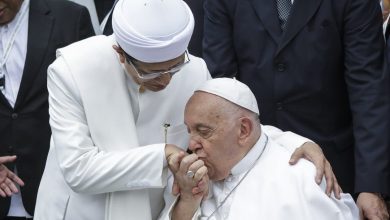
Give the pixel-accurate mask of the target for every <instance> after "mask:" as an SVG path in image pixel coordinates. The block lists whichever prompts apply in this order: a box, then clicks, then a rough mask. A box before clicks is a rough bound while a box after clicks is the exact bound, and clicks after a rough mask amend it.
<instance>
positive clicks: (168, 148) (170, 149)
mask: <svg viewBox="0 0 390 220" xmlns="http://www.w3.org/2000/svg"><path fill="white" fill-rule="evenodd" d="M180 152H184V150H183V149H181V148H179V147H178V146H176V145H173V144H166V145H165V158H166V159H167V162H168V164H169V161H170V160H171V159H170V158H171V157H172V155H174V154H178V153H180ZM170 168H171V167H170Z"/></svg>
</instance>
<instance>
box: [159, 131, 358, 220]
mask: <svg viewBox="0 0 390 220" xmlns="http://www.w3.org/2000/svg"><path fill="white" fill-rule="evenodd" d="M265 144H266V147H265V148H264V146H265ZM263 149H264V152H263V153H261V152H262V151H263ZM291 153H292V152H291V150H290V149H287V148H285V147H283V146H281V145H279V144H278V143H277V142H275V141H274V140H271V139H268V142H267V141H266V137H265V135H262V136H261V138H260V139H259V141H258V142H257V144H256V145H255V146H254V147H253V148H252V149H251V151H250V152H249V153H248V154H247V155H246V156H245V158H243V159H242V160H241V161H240V162H239V163H238V164H236V165H235V166H234V167H233V169H232V171H231V175H230V176H229V177H228V178H226V179H225V180H222V181H218V182H215V183H212V184H211V187H210V195H209V197H208V198H207V199H206V200H205V201H203V202H202V205H201V208H200V209H198V211H197V213H196V214H195V216H194V218H193V219H201V220H206V219H210V220H222V219H223V220H237V219H242V220H251V219H253V220H259V219H267V220H285V219H288V220H313V219H315V220H352V219H359V211H358V208H357V206H356V204H355V203H354V201H353V199H352V197H351V196H350V195H349V194H342V195H341V196H342V198H341V200H337V199H336V198H334V196H333V195H332V197H330V198H329V197H328V196H327V195H326V194H325V193H324V191H325V181H322V183H321V185H320V186H319V185H317V184H316V182H315V180H314V177H315V172H316V170H315V167H314V165H313V164H312V163H310V162H309V161H306V160H302V159H301V160H300V161H299V162H298V164H296V165H294V166H290V165H289V164H288V161H289V159H290V155H291ZM258 158H259V159H258ZM253 164H254V166H253ZM251 167H253V168H251ZM248 170H249V172H248V173H247V174H245V173H246V172H247V171H248ZM242 178H243V179H242ZM241 179H242V181H241V182H240V180H241ZM233 189H234V190H233ZM226 196H228V197H227V199H226V201H225V202H222V201H224V200H225V198H226ZM166 198H168V197H167V196H166ZM170 201H171V202H172V200H171V199H170ZM167 204H168V203H167ZM173 204H174V203H173ZM173 204H172V205H171V206H170V207H169V205H167V206H166V208H165V210H164V212H163V215H162V216H161V219H169V218H170V217H169V215H170V214H169V213H170V212H171V210H172V207H173ZM221 204H222V205H221ZM168 207H169V208H168ZM210 216H211V217H210ZM209 217H210V218H209Z"/></svg>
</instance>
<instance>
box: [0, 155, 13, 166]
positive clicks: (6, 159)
mask: <svg viewBox="0 0 390 220" xmlns="http://www.w3.org/2000/svg"><path fill="white" fill-rule="evenodd" d="M15 159H16V156H4V157H0V164H3V163H9V162H12V161H14V160H15Z"/></svg>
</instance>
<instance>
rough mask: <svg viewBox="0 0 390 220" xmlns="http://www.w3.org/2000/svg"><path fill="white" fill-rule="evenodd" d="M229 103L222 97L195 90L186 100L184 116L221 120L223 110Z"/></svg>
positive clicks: (228, 106)
mask: <svg viewBox="0 0 390 220" xmlns="http://www.w3.org/2000/svg"><path fill="white" fill-rule="evenodd" d="M230 107H231V105H230V103H229V102H228V101H226V100H224V99H223V98H221V97H219V96H216V95H214V94H210V93H207V92H202V91H196V92H194V94H193V95H192V96H191V98H190V99H189V101H188V102H187V105H186V108H185V115H184V116H185V118H194V117H196V119H197V120H200V119H202V120H218V121H220V120H223V119H224V118H225V117H226V115H224V112H225V110H227V109H228V108H230Z"/></svg>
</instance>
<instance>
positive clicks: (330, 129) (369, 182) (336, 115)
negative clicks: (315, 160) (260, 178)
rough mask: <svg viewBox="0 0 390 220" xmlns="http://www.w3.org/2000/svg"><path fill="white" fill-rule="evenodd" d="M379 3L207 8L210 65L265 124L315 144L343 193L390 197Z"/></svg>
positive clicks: (232, 3)
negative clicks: (248, 92)
mask: <svg viewBox="0 0 390 220" xmlns="http://www.w3.org/2000/svg"><path fill="white" fill-rule="evenodd" d="M381 24H382V20H381V11H380V6H379V4H378V1H377V0H295V2H294V5H293V9H292V12H291V14H290V18H289V21H288V24H287V29H286V31H285V32H284V33H282V31H281V28H280V23H279V20H278V16H277V9H276V0H206V3H205V27H204V30H205V33H204V37H205V38H204V45H203V48H204V51H203V52H204V54H203V56H204V58H205V60H206V63H207V65H208V67H209V69H210V71H211V73H212V75H213V76H214V77H216V76H233V75H236V76H237V77H238V79H239V80H241V81H242V82H244V83H246V84H247V85H248V86H249V87H250V88H251V89H252V90H253V92H254V93H255V95H256V98H257V99H258V103H259V108H260V118H261V120H262V122H263V123H264V124H271V125H275V126H277V127H279V128H281V129H283V130H290V131H293V132H296V133H298V134H301V135H303V136H306V137H309V138H311V139H312V140H313V141H315V142H317V143H318V144H319V145H320V146H321V147H322V148H323V150H324V152H325V155H326V156H327V158H328V159H329V160H330V162H331V164H332V166H333V168H334V172H335V173H336V176H337V178H338V180H339V182H340V183H341V186H342V187H343V190H344V191H346V192H353V191H356V192H382V193H387V192H388V189H387V188H388V186H389V182H388V180H387V176H388V173H389V157H388V155H389V154H388V145H387V144H388V108H389V104H388V101H387V99H386V97H385V96H386V95H388V94H385V89H386V87H387V85H386V84H385V80H384V74H383V71H382V70H383V46H384V42H383V36H382V28H381Z"/></svg>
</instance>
